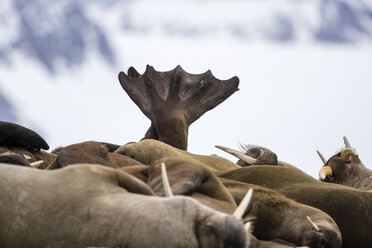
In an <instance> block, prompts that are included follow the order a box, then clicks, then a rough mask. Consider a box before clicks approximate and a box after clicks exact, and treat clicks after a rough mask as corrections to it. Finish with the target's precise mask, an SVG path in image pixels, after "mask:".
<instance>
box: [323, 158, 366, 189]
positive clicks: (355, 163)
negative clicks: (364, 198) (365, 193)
mask: <svg viewBox="0 0 372 248" xmlns="http://www.w3.org/2000/svg"><path fill="white" fill-rule="evenodd" d="M324 166H329V167H331V169H332V172H333V174H332V176H327V177H326V178H325V181H326V182H330V183H336V184H342V185H346V186H350V187H353V188H356V189H361V190H372V171H371V170H370V169H368V168H367V167H365V166H364V164H363V163H362V161H361V160H360V159H359V157H358V156H354V155H351V156H350V162H349V163H347V162H346V161H344V160H343V159H342V158H341V152H340V153H338V154H336V155H334V156H332V157H331V158H330V159H329V160H328V161H327V163H326V164H325V165H324Z"/></svg>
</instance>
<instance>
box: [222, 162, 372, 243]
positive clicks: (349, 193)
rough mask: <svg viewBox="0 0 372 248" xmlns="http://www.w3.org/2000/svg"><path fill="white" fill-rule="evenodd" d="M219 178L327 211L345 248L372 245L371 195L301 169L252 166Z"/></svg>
mask: <svg viewBox="0 0 372 248" xmlns="http://www.w3.org/2000/svg"><path fill="white" fill-rule="evenodd" d="M218 176H219V177H221V178H225V179H230V180H234V181H240V182H244V183H249V184H256V185H260V186H263V187H267V188H270V189H273V190H275V191H278V192H280V193H282V194H283V195H285V196H286V197H288V198H290V199H293V200H295V201H297V202H300V203H303V204H306V205H309V206H313V207H316V208H318V209H321V210H323V211H324V212H326V213H327V214H329V215H330V216H331V217H332V219H333V220H334V221H335V222H336V223H337V225H338V227H339V228H340V230H341V235H342V247H360V248H362V247H368V246H369V245H370V244H371V243H372V230H371V226H372V215H371V214H370V213H372V193H370V192H366V191H361V190H358V189H354V188H351V187H347V186H344V185H338V184H330V183H324V182H321V181H318V180H316V179H314V178H313V177H311V176H309V175H307V174H306V173H304V172H302V171H300V170H298V169H294V168H288V167H284V166H269V165H259V166H258V165H256V166H248V167H244V168H240V169H235V170H230V171H227V172H223V173H221V174H219V175H218Z"/></svg>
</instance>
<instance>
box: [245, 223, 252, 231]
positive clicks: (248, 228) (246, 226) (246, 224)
mask: <svg viewBox="0 0 372 248" xmlns="http://www.w3.org/2000/svg"><path fill="white" fill-rule="evenodd" d="M244 228H245V230H246V231H247V232H249V233H250V232H251V222H250V221H248V222H247V223H245V224H244Z"/></svg>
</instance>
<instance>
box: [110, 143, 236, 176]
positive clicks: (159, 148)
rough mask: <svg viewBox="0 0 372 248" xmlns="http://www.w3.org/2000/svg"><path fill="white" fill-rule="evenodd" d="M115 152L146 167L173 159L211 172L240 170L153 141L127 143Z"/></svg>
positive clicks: (217, 159) (221, 160)
mask: <svg viewBox="0 0 372 248" xmlns="http://www.w3.org/2000/svg"><path fill="white" fill-rule="evenodd" d="M116 152H117V153H121V154H125V155H127V156H128V157H131V158H133V159H135V160H137V161H139V162H141V163H143V164H147V165H149V164H151V163H152V162H154V161H156V160H158V159H161V158H165V157H173V158H182V159H186V160H189V161H195V162H198V161H199V162H201V163H203V164H204V165H205V166H207V167H208V168H209V169H210V170H212V172H222V171H228V170H232V169H236V168H240V166H238V165H236V164H235V163H233V162H231V161H229V160H227V159H225V158H222V157H218V156H205V155H197V154H193V153H190V152H186V151H183V150H180V149H178V148H175V147H172V146H170V145H168V144H166V143H164V142H161V141H158V140H153V139H145V140H142V141H140V142H132V143H128V144H126V145H124V146H122V147H121V148H119V149H118V150H117V151H116Z"/></svg>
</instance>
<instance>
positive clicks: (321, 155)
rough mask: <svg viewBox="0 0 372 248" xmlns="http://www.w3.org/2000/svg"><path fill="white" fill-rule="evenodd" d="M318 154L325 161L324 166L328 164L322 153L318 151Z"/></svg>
mask: <svg viewBox="0 0 372 248" xmlns="http://www.w3.org/2000/svg"><path fill="white" fill-rule="evenodd" d="M316 153H318V155H319V157H320V159H321V160H322V161H323V164H326V163H327V160H326V159H325V158H324V156H323V154H321V153H320V151H318V150H316Z"/></svg>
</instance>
